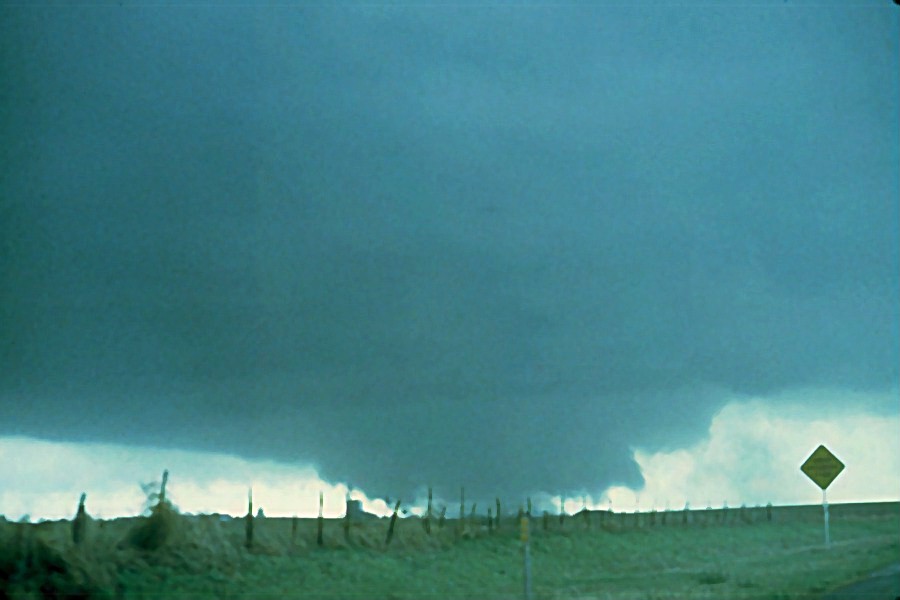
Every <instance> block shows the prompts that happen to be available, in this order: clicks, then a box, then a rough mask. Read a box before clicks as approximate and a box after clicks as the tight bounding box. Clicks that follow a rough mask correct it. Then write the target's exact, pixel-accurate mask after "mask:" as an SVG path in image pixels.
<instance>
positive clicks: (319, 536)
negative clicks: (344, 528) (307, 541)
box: [316, 492, 325, 547]
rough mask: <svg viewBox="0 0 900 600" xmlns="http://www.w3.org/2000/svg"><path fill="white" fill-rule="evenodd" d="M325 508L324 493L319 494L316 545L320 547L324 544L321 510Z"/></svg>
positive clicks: (323, 525) (323, 524)
mask: <svg viewBox="0 0 900 600" xmlns="http://www.w3.org/2000/svg"><path fill="white" fill-rule="evenodd" d="M324 507H325V493H324V492H319V518H318V521H317V528H316V529H317V532H316V544H317V545H318V546H319V547H321V546H322V545H323V544H324V543H325V538H324V536H323V530H324V529H325V516H324V514H323V510H324Z"/></svg>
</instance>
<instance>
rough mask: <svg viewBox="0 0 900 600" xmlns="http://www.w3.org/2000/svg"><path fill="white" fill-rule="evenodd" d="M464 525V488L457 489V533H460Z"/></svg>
mask: <svg viewBox="0 0 900 600" xmlns="http://www.w3.org/2000/svg"><path fill="white" fill-rule="evenodd" d="M465 524H466V488H465V487H462V486H461V487H460V488H459V525H457V528H456V529H457V531H458V533H462V532H463V529H464V528H465Z"/></svg>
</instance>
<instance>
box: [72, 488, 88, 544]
mask: <svg viewBox="0 0 900 600" xmlns="http://www.w3.org/2000/svg"><path fill="white" fill-rule="evenodd" d="M86 499H87V494H85V493H82V494H81V499H80V500H79V501H78V512H76V513H75V519H74V520H73V521H72V542H73V543H74V544H75V545H76V546H80V545H81V543H82V542H83V541H84V537H85V532H86V530H87V520H88V516H87V513H86V512H85V510H84V501H85V500H86Z"/></svg>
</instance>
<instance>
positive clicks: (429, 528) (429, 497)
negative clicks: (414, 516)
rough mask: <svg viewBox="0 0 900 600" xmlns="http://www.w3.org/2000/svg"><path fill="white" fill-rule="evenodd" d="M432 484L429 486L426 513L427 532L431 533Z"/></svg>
mask: <svg viewBox="0 0 900 600" xmlns="http://www.w3.org/2000/svg"><path fill="white" fill-rule="evenodd" d="M431 494H432V490H431V486H430V485H429V486H428V511H427V512H426V513H425V533H427V534H428V535H431V510H432V508H431Z"/></svg>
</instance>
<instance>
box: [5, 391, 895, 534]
mask: <svg viewBox="0 0 900 600" xmlns="http://www.w3.org/2000/svg"><path fill="white" fill-rule="evenodd" d="M811 393H816V394H822V392H797V393H795V394H793V395H789V396H783V397H778V398H775V399H771V400H768V401H767V400H765V399H743V400H735V401H732V402H730V403H728V404H727V405H725V406H724V407H723V408H722V410H721V411H720V412H719V413H718V414H717V415H716V416H715V417H714V418H713V420H712V422H711V424H710V427H709V432H708V435H707V436H706V438H705V439H703V440H701V441H700V442H698V443H697V444H695V445H694V446H692V447H690V448H677V449H672V450H667V451H659V452H649V451H646V450H644V449H640V448H635V449H634V450H633V452H634V458H635V461H636V462H637V464H638V466H639V467H640V470H641V473H642V474H643V477H644V480H645V485H644V486H643V487H642V488H640V489H630V488H627V487H623V486H613V487H610V488H608V489H606V490H605V491H603V492H602V493H599V494H594V495H583V496H582V495H574V494H573V495H572V496H571V497H569V496H567V497H566V498H565V502H564V508H565V510H566V512H567V513H569V514H572V513H576V512H578V511H580V510H581V509H582V508H583V507H584V506H585V505H586V506H587V507H588V508H591V509H594V510H607V509H609V508H612V509H613V510H614V511H616V512H623V511H624V512H634V511H636V510H640V511H648V510H652V509H654V508H655V509H656V510H665V509H667V508H668V509H672V510H680V509H683V508H684V506H685V504H686V503H689V505H690V507H691V508H693V509H702V508H706V507H707V506H712V507H714V508H718V507H721V506H723V504H725V503H727V505H728V506H729V507H738V506H741V505H742V504H746V505H747V506H756V505H764V504H766V503H769V502H771V503H772V504H775V505H790V504H817V503H820V502H821V500H822V494H821V490H819V488H818V487H817V486H816V485H815V484H813V483H812V482H811V481H809V480H808V479H807V478H806V476H805V475H803V474H802V473H801V472H800V470H799V466H800V464H801V463H802V462H803V461H804V460H805V459H806V457H807V456H809V454H810V453H811V452H812V451H813V450H814V449H815V448H816V447H817V446H818V445H819V444H820V443H822V444H825V445H826V446H827V447H828V448H829V449H830V450H831V451H832V452H834V453H835V455H837V457H838V458H840V459H841V460H842V461H843V462H844V463H845V465H846V468H845V470H844V472H843V473H841V474H840V475H839V476H838V478H837V479H836V480H835V481H834V483H832V485H831V486H830V487H829V489H828V500H829V502H832V503H840V502H877V501H897V500H900V440H898V439H897V436H896V432H897V431H900V415H898V414H891V415H881V414H872V413H866V412H852V411H851V410H850V409H849V408H848V409H846V410H844V411H841V412H839V413H838V412H833V413H832V414H830V415H827V416H825V415H822V414H819V411H818V410H817V409H815V408H810V406H811V403H810V402H809V398H808V397H807V395H808V394H811ZM894 395H895V394H891V395H890V397H893V396H894ZM854 405H857V403H855V402H848V403H847V406H850V407H852V406H854ZM23 457H24V458H23ZM163 469H168V470H169V473H170V478H169V484H168V486H167V494H168V496H169V497H170V498H171V499H172V501H173V502H174V504H175V505H176V506H177V507H178V508H179V510H181V511H182V512H185V513H194V514H197V513H213V512H217V513H222V514H229V515H233V516H238V515H243V514H246V511H247V491H248V488H250V487H252V489H253V506H254V511H256V510H257V508H259V507H262V508H263V511H264V512H265V514H266V516H270V517H289V516H294V515H296V516H300V517H304V518H309V517H315V516H316V515H317V514H318V498H319V492H320V491H321V492H323V493H324V500H325V503H324V511H323V514H324V515H325V516H326V517H328V518H337V517H340V516H342V515H343V514H344V508H345V505H344V499H345V498H346V496H347V493H348V491H349V492H350V497H351V498H352V499H354V500H360V501H362V504H363V509H364V510H366V511H367V512H370V513H373V514H375V515H378V516H389V515H390V514H391V512H392V510H393V506H388V504H387V502H386V501H385V499H380V498H370V497H369V496H367V495H366V493H365V491H364V490H359V489H353V490H349V489H348V486H347V485H346V484H344V483H340V482H337V483H334V482H327V481H324V480H323V479H322V478H320V477H319V475H318V473H317V472H316V470H315V469H314V468H312V467H302V466H296V465H286V464H282V463H277V462H273V461H259V460H247V459H243V458H239V457H236V456H230V455H225V454H213V453H201V452H189V451H184V450H164V449H157V448H142V447H132V446H122V445H113V444H95V443H74V442H48V441H42V440H36V439H33V438H27V437H0V481H2V482H3V488H2V489H0V514H2V515H5V516H6V518H8V519H12V520H18V519H20V518H21V517H22V516H23V515H29V516H30V517H31V519H32V520H37V519H61V518H65V519H68V518H71V517H72V515H74V514H75V510H76V507H77V502H78V498H79V496H80V494H81V493H82V492H86V493H87V495H88V497H87V508H88V512H89V513H90V514H91V515H92V516H94V517H98V518H114V517H121V516H134V515H139V514H142V513H143V512H144V510H145V509H146V507H147V500H146V497H145V496H144V494H143V493H142V491H141V487H140V484H141V483H146V482H151V481H159V479H160V477H161V474H162V471H163ZM157 485H158V484H157ZM422 492H423V490H420V491H419V493H418V494H417V495H416V499H415V500H414V501H413V502H411V503H409V504H407V503H404V504H403V506H402V509H403V510H404V511H407V513H408V514H410V515H422V514H424V512H425V504H426V499H425V497H424V493H422ZM533 500H534V505H533V509H534V513H535V514H540V513H541V512H542V511H544V510H547V511H549V512H551V513H552V514H557V513H558V512H559V508H560V503H561V501H562V499H561V495H559V494H557V495H550V494H546V493H544V494H541V493H538V494H535V495H534V496H533ZM442 504H443V505H446V506H447V507H448V509H447V516H448V518H454V517H456V516H457V515H458V511H457V510H456V509H455V507H457V506H458V501H457V502H453V501H445V500H444V499H440V498H435V503H434V505H435V510H436V512H437V511H439V510H440V509H439V507H440V506H441V505H442ZM518 504H519V503H518V502H513V501H510V500H509V499H506V500H504V505H505V507H506V510H507V512H511V513H514V512H515V511H516V510H518ZM470 506H471V505H469V506H467V507H466V512H467V514H468V511H469V510H470ZM485 512H486V508H485V507H481V508H480V510H479V514H482V513H485Z"/></svg>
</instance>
